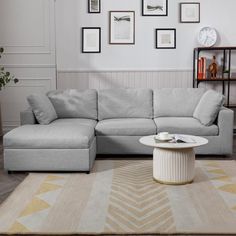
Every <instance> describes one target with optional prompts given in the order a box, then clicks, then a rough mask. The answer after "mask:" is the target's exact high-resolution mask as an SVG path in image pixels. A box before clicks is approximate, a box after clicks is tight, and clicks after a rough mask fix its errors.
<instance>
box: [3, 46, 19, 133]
mask: <svg viewBox="0 0 236 236" xmlns="http://www.w3.org/2000/svg"><path fill="white" fill-rule="evenodd" d="M3 53H4V49H3V48H2V47H0V59H1V57H2V55H3ZM11 81H14V83H17V82H18V81H19V80H18V79H17V78H15V76H13V75H11V73H10V72H8V71H6V70H5V68H4V67H3V66H0V91H1V90H2V89H3V88H4V87H5V86H6V85H7V84H8V83H9V82H11ZM0 136H2V115H1V101H0Z"/></svg>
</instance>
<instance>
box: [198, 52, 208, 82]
mask: <svg viewBox="0 0 236 236" xmlns="http://www.w3.org/2000/svg"><path fill="white" fill-rule="evenodd" d="M206 62H207V60H206V57H200V58H199V59H198V76H197V78H198V79H206V78H207V63H206Z"/></svg>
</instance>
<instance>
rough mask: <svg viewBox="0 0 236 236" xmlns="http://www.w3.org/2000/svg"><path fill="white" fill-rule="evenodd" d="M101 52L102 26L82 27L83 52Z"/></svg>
mask: <svg viewBox="0 0 236 236" xmlns="http://www.w3.org/2000/svg"><path fill="white" fill-rule="evenodd" d="M100 52H101V28H100V27H83V28H82V53H100Z"/></svg>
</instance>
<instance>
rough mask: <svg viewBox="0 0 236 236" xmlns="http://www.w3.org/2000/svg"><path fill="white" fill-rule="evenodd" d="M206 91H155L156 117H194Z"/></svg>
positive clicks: (183, 89)
mask: <svg viewBox="0 0 236 236" xmlns="http://www.w3.org/2000/svg"><path fill="white" fill-rule="evenodd" d="M204 92H205V89H202V88H198V89H193V88H164V89H157V90H154V92H153V93H154V95H153V98H154V101H153V104H154V117H155V118H156V117H169V116H172V117H192V116H193V113H194V110H195V108H196V106H197V104H198V102H199V101H200V99H201V97H202V96H203V94H204Z"/></svg>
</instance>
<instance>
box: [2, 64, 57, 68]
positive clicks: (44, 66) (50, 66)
mask: <svg viewBox="0 0 236 236" xmlns="http://www.w3.org/2000/svg"><path fill="white" fill-rule="evenodd" d="M1 65H2V66H3V67H5V68H56V67H57V66H56V64H1Z"/></svg>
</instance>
